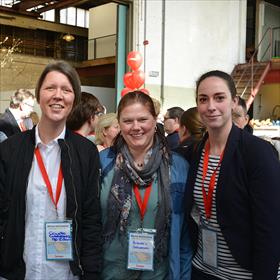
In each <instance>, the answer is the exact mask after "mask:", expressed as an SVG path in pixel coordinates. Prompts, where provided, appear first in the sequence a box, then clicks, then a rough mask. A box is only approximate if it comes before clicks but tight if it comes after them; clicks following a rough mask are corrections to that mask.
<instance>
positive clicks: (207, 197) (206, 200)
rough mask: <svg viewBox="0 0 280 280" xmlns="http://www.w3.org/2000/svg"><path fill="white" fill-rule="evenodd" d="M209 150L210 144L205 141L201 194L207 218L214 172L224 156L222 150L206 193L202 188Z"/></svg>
mask: <svg viewBox="0 0 280 280" xmlns="http://www.w3.org/2000/svg"><path fill="white" fill-rule="evenodd" d="M209 151H210V144H209V142H208V141H207V143H206V146H205V153H204V159H203V177H202V194H203V202H204V209H205V214H206V218H207V219H210V217H211V209H212V200H213V192H214V186H215V181H216V174H217V170H218V167H219V166H220V165H221V162H222V160H223V156H224V151H223V152H222V154H221V156H220V160H219V163H218V165H217V167H216V168H215V170H214V172H213V173H212V175H211V178H210V182H209V188H208V194H206V191H205V188H204V180H205V177H206V174H207V170H208V162H209Z"/></svg>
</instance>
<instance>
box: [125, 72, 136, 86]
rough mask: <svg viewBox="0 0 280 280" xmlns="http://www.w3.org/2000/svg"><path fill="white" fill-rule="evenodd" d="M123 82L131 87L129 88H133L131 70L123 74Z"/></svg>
mask: <svg viewBox="0 0 280 280" xmlns="http://www.w3.org/2000/svg"><path fill="white" fill-rule="evenodd" d="M123 82H124V84H125V86H126V87H128V88H131V89H133V88H135V87H134V81H133V74H132V73H131V72H128V73H125V74H124V77H123Z"/></svg>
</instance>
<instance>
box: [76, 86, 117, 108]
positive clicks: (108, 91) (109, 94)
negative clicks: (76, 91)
mask: <svg viewBox="0 0 280 280" xmlns="http://www.w3.org/2000/svg"><path fill="white" fill-rule="evenodd" d="M81 89H82V91H86V92H88V93H91V94H93V95H94V96H96V97H97V98H98V99H99V101H100V102H101V103H102V104H103V105H104V106H105V107H106V109H107V113H112V112H115V111H116V100H115V94H116V93H115V89H112V88H104V87H89V86H82V87H81Z"/></svg>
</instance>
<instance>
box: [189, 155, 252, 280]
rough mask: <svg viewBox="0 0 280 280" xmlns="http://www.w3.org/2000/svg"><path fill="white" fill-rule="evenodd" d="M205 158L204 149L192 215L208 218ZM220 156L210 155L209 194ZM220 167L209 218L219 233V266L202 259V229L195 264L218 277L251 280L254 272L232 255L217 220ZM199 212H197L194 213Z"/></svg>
mask: <svg viewBox="0 0 280 280" xmlns="http://www.w3.org/2000/svg"><path fill="white" fill-rule="evenodd" d="M203 158H204V151H203V153H202V156H201V159H200V162H199V167H198V172H197V176H196V181H195V186H194V201H195V206H194V209H193V212H192V215H197V214H198V216H199V217H200V218H202V219H203V220H206V216H205V209H204V203H203V195H202V177H203ZM219 159H220V157H219V156H212V155H209V163H208V170H207V173H206V177H205V180H204V188H205V190H206V193H207V194H208V187H209V181H210V178H211V175H212V174H213V172H214V170H215V169H216V168H217V167H218V163H219ZM219 172H220V167H218V168H217V172H216V180H215V185H214V192H213V200H212V211H211V218H210V219H209V220H208V223H207V226H208V228H209V229H210V230H214V231H215V232H216V233H217V267H211V266H210V265H207V264H205V263H204V262H203V260H202V241H201V240H202V239H201V229H200V230H199V237H198V249H197V252H196V254H195V256H194V258H193V265H194V266H195V267H196V268H198V269H199V270H201V271H203V272H204V273H208V274H211V275H213V276H215V277H217V278H220V279H224V280H249V279H253V274H252V272H251V271H248V270H246V269H244V268H242V267H241V266H240V265H239V264H237V262H236V261H235V259H234V257H233V256H232V254H231V252H230V250H229V247H228V245H227V243H226V241H225V239H224V236H223V235H222V232H221V229H220V226H219V224H218V222H217V213H216V185H217V181H218V177H219ZM194 212H197V213H194Z"/></svg>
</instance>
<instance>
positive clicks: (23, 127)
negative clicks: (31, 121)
mask: <svg viewBox="0 0 280 280" xmlns="http://www.w3.org/2000/svg"><path fill="white" fill-rule="evenodd" d="M19 127H20V131H22V132H23V131H26V130H27V129H26V126H25V124H24V122H23V121H21V122H20V123H19Z"/></svg>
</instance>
